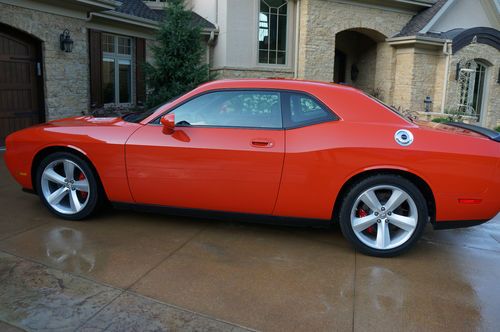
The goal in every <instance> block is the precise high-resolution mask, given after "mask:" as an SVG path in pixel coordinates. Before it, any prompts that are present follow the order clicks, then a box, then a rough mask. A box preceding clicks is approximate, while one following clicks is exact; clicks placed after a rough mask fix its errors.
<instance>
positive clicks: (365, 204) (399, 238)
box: [340, 175, 429, 257]
mask: <svg viewBox="0 0 500 332" xmlns="http://www.w3.org/2000/svg"><path fill="white" fill-rule="evenodd" d="M428 218H429V213H428V209H427V204H426V201H425V199H424V196H423V195H422V193H421V192H420V190H419V189H418V188H417V187H416V186H415V185H414V184H413V183H412V182H410V181H408V180H407V179H405V178H403V177H400V176H397V175H375V176H372V177H369V178H366V179H364V180H362V181H360V182H358V183H356V184H355V185H354V186H353V187H351V189H350V191H349V192H348V194H347V195H346V197H345V198H344V201H343V204H342V206H341V210H340V227H341V230H342V233H343V234H344V236H345V237H346V238H347V239H348V240H349V241H350V242H351V243H352V244H353V245H354V246H355V247H356V248H357V249H358V250H359V251H361V252H362V253H364V254H367V255H370V256H378V257H391V256H397V255H400V254H401V253H403V252H405V251H406V250H408V249H409V248H410V247H411V246H413V245H414V244H415V242H417V240H418V239H419V238H420V236H421V235H422V233H423V231H424V229H425V225H426V223H427V220H428Z"/></svg>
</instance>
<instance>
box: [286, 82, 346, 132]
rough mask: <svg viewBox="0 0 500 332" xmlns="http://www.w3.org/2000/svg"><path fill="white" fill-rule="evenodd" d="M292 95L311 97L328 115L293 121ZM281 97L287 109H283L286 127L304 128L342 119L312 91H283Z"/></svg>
mask: <svg viewBox="0 0 500 332" xmlns="http://www.w3.org/2000/svg"><path fill="white" fill-rule="evenodd" d="M292 95H303V96H306V97H308V98H310V99H311V100H313V101H314V102H315V103H317V104H318V105H319V106H320V107H321V108H322V109H323V110H324V111H325V112H326V117H321V118H318V119H312V120H309V121H303V122H300V123H295V122H293V121H292V109H291V108H292V107H291V98H290V97H291V96H292ZM281 98H282V105H284V108H285V109H282V110H281V112H282V113H281V114H282V116H283V125H284V127H285V129H297V128H303V127H308V126H313V125H316V124H320V123H325V122H331V121H338V120H339V119H340V118H339V117H338V116H337V114H335V113H334V112H333V111H332V110H331V109H330V108H329V107H328V106H326V105H325V104H324V103H323V102H322V101H321V100H319V99H318V98H316V97H315V96H313V95H311V94H310V93H307V92H303V91H283V93H282V94H281Z"/></svg>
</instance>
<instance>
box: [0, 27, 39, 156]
mask: <svg viewBox="0 0 500 332" xmlns="http://www.w3.org/2000/svg"><path fill="white" fill-rule="evenodd" d="M41 66H42V61H41V42H40V41H39V40H37V39H35V38H33V37H32V36H30V35H28V34H26V33H24V32H22V31H19V30H17V29H14V28H12V27H9V26H7V25H5V24H1V23H0V146H3V145H5V137H7V135H8V134H10V133H12V132H14V131H16V130H19V129H22V128H25V127H28V126H31V125H34V124H36V123H40V122H42V121H44V120H45V111H44V103H43V79H42V67H41Z"/></svg>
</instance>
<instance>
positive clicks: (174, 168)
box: [126, 91, 285, 214]
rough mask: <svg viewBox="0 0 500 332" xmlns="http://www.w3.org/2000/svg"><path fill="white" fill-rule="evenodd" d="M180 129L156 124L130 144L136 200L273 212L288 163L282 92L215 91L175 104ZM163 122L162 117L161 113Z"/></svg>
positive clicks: (128, 153) (129, 161)
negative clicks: (285, 151)
mask: <svg viewBox="0 0 500 332" xmlns="http://www.w3.org/2000/svg"><path fill="white" fill-rule="evenodd" d="M172 112H173V113H174V114H175V122H176V125H177V127H176V129H175V131H174V132H173V133H164V132H163V127H162V126H161V125H159V124H154V123H153V124H149V125H146V126H144V127H143V128H141V129H139V130H138V131H137V132H136V133H134V134H133V135H132V137H131V138H130V139H129V141H128V142H127V145H126V159H127V171H128V177H129V184H130V190H131V192H132V195H133V197H134V200H135V201H136V202H137V203H142V204H155V205H163V206H173V207H182V208H196V209H206V210H218V211H228V212H244V213H258V214H272V213H273V209H274V205H275V202H276V198H277V195H278V189H279V184H280V177H281V172H282V167H283V158H284V145H285V144H284V139H285V138H284V136H285V135H284V131H283V129H282V118H281V107H280V94H279V93H278V92H272V91H216V92H210V93H207V94H203V95H201V96H197V97H195V98H193V99H191V100H189V101H188V102H186V103H183V104H182V105H181V106H179V107H176V108H175V109H174V110H173V111H172ZM156 123H158V121H156Z"/></svg>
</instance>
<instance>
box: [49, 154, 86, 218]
mask: <svg viewBox="0 0 500 332" xmlns="http://www.w3.org/2000/svg"><path fill="white" fill-rule="evenodd" d="M40 181H41V190H42V194H43V196H44V198H45V200H46V201H47V203H48V204H49V205H50V206H51V207H52V208H53V209H54V210H56V211H57V212H59V213H63V214H66V215H72V214H76V213H78V212H80V211H82V210H83V209H84V208H85V206H86V205H87V203H88V202H89V196H90V185H89V181H88V178H87V175H86V174H85V172H84V171H83V170H82V168H81V167H80V166H78V165H77V164H76V163H75V162H73V161H71V160H69V159H58V160H54V161H52V162H51V163H50V164H48V165H47V166H46V167H45V169H44V170H43V173H42V176H41V180H40Z"/></svg>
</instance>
